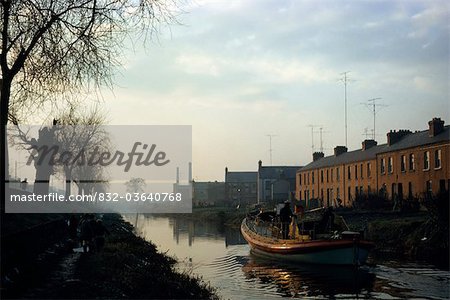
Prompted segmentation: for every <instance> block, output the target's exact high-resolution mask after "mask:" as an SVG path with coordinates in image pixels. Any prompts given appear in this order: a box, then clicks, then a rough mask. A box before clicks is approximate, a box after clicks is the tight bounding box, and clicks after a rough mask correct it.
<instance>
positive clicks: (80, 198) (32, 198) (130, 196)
mask: <svg viewBox="0 0 450 300" xmlns="http://www.w3.org/2000/svg"><path fill="white" fill-rule="evenodd" d="M181 199H182V194H181V193H125V194H124V195H121V194H119V193H98V192H95V193H93V194H85V195H70V196H69V197H68V198H66V197H65V196H64V195H63V194H58V193H48V194H45V195H41V194H35V193H32V194H28V195H11V196H10V201H11V202H36V201H37V202H65V201H70V202H119V201H127V202H139V201H142V202H145V201H148V202H180V201H181Z"/></svg>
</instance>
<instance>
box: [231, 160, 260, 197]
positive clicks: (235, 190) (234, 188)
mask: <svg viewBox="0 0 450 300" xmlns="http://www.w3.org/2000/svg"><path fill="white" fill-rule="evenodd" d="M256 181H257V172H249V171H237V172H236V171H233V172H229V171H228V168H225V194H226V198H227V201H228V203H229V204H230V205H234V204H242V205H247V204H255V203H256V196H257V189H256Z"/></svg>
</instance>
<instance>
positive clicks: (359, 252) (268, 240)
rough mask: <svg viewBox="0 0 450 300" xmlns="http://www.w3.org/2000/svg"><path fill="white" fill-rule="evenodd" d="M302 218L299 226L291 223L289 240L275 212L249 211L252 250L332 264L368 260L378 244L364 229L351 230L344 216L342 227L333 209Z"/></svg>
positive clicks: (245, 229) (246, 233) (246, 228)
mask: <svg viewBox="0 0 450 300" xmlns="http://www.w3.org/2000/svg"><path fill="white" fill-rule="evenodd" d="M299 219H300V220H299V222H298V223H299V224H300V225H299V226H297V224H295V222H292V224H291V225H290V234H289V238H288V239H283V238H282V233H281V223H280V222H279V218H278V216H277V215H276V213H275V212H262V213H253V214H248V215H247V216H246V218H245V219H244V220H243V221H242V224H241V232H242V235H243V237H244V239H245V240H246V241H247V243H248V244H249V245H250V248H251V251H252V253H254V254H255V255H258V256H262V257H268V258H275V259H281V260H283V261H293V262H299V263H312V264H329V265H356V266H359V265H363V264H365V263H366V261H367V257H368V255H369V251H370V250H371V249H372V248H373V247H374V244H373V243H372V242H370V241H367V240H365V239H364V237H363V233H362V232H355V231H350V230H348V226H347V225H346V223H345V221H344V220H343V219H342V220H341V221H342V222H341V223H342V224H341V226H339V224H338V222H335V215H334V213H333V210H332V208H319V209H315V210H312V211H309V212H305V214H304V216H302V218H299ZM342 227H344V229H345V230H342ZM339 229H341V230H340V231H339Z"/></svg>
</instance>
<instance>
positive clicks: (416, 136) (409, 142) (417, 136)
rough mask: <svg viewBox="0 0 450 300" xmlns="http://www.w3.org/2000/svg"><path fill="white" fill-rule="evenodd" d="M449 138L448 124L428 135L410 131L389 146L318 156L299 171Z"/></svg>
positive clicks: (449, 128) (358, 159) (345, 162)
mask: <svg viewBox="0 0 450 300" xmlns="http://www.w3.org/2000/svg"><path fill="white" fill-rule="evenodd" d="M449 140H450V125H447V126H444V130H443V131H442V132H441V133H440V134H438V135H436V136H432V137H430V136H429V135H428V130H423V131H418V132H414V133H410V134H408V135H406V136H404V137H403V138H401V139H400V140H399V141H397V142H396V143H395V144H392V145H391V146H389V145H388V144H382V145H378V146H374V147H371V148H369V149H367V150H362V149H358V150H354V151H350V152H346V153H343V154H341V155H338V156H334V155H331V156H326V157H323V158H320V159H318V160H316V161H313V162H311V163H309V164H308V165H306V166H304V167H303V168H302V169H301V171H307V170H313V169H318V168H326V167H332V166H336V165H341V164H347V163H353V162H359V161H365V160H371V159H375V158H376V156H377V154H379V153H386V152H391V151H398V150H402V149H408V148H412V147H418V146H425V145H429V144H436V143H441V142H444V141H449Z"/></svg>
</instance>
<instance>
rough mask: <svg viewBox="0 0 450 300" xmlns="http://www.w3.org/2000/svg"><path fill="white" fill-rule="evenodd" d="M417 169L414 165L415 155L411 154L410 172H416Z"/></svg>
mask: <svg viewBox="0 0 450 300" xmlns="http://www.w3.org/2000/svg"><path fill="white" fill-rule="evenodd" d="M415 169H416V167H415V165H414V154H413V153H410V154H409V170H410V171H414V170H415Z"/></svg>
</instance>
